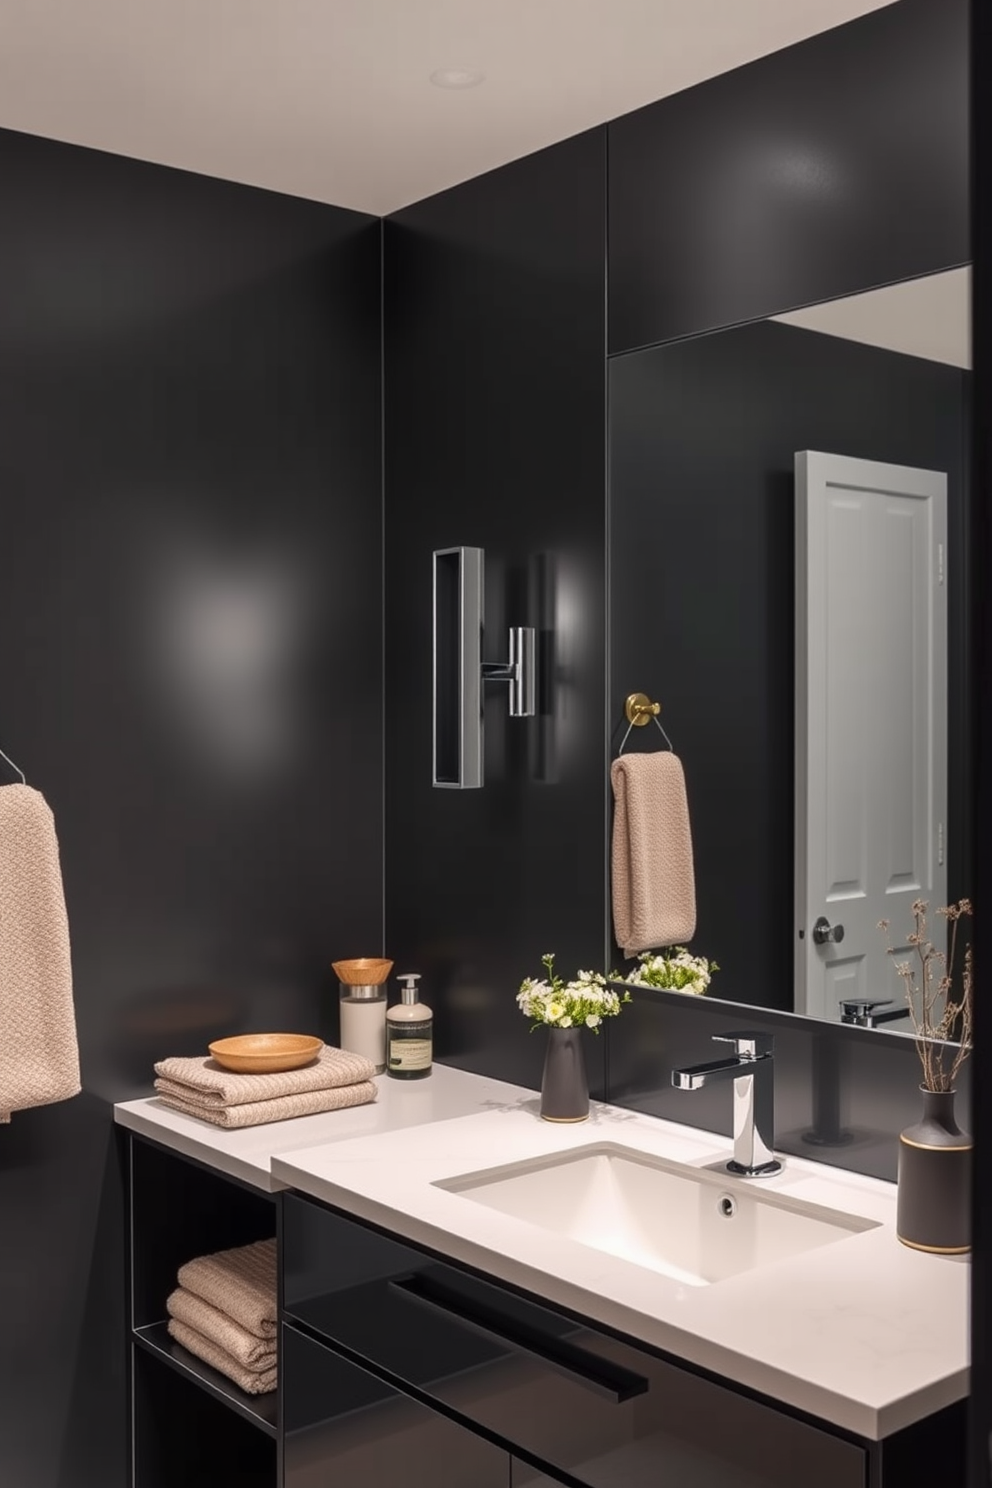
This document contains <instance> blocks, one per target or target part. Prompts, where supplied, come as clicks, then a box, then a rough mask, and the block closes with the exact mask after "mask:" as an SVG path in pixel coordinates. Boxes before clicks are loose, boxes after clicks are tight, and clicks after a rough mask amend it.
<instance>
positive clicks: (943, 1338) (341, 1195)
mask: <svg viewBox="0 0 992 1488" xmlns="http://www.w3.org/2000/svg"><path fill="white" fill-rule="evenodd" d="M377 1085H378V1087H379V1095H378V1099H377V1101H376V1102H375V1103H374V1104H370V1105H367V1106H359V1107H355V1108H353V1109H350V1110H344V1111H329V1112H326V1113H324V1114H322V1115H318V1116H307V1117H303V1118H300V1119H298V1120H294V1121H282V1122H273V1123H270V1124H267V1125H265V1126H255V1127H250V1128H248V1129H246V1130H244V1131H223V1130H221V1129H220V1128H219V1127H214V1126H211V1125H209V1124H208V1123H206V1122H202V1121H198V1120H196V1119H195V1118H193V1117H189V1116H183V1115H181V1114H180V1113H179V1112H176V1111H171V1110H170V1109H169V1108H168V1107H167V1106H165V1105H164V1104H163V1103H162V1102H161V1101H160V1100H159V1099H158V1098H157V1097H151V1098H149V1099H144V1100H135V1101H127V1102H124V1103H122V1104H120V1105H118V1106H117V1107H116V1108H115V1119H116V1120H117V1122H118V1123H120V1124H121V1125H122V1126H125V1127H129V1128H130V1129H131V1130H132V1131H135V1132H138V1133H140V1134H141V1135H143V1136H146V1137H149V1138H151V1139H152V1140H154V1141H156V1142H158V1143H160V1144H162V1145H163V1146H166V1147H169V1148H172V1149H173V1150H174V1151H176V1152H178V1153H180V1154H182V1155H183V1156H186V1157H190V1158H194V1159H196V1160H197V1161H199V1162H202V1163H205V1164H207V1165H208V1166H210V1167H212V1168H214V1169H216V1170H217V1171H218V1172H220V1173H224V1174H227V1175H229V1176H231V1177H234V1178H238V1179H241V1180H242V1181H243V1182H246V1183H249V1184H252V1185H253V1186H254V1187H256V1188H259V1189H264V1190H266V1191H270V1192H272V1191H275V1190H277V1189H282V1188H292V1189H296V1190H298V1191H299V1192H301V1193H304V1194H308V1195H310V1196H311V1197H313V1198H316V1199H319V1200H322V1201H324V1202H326V1203H329V1204H333V1205H334V1206H335V1207H336V1208H338V1209H341V1210H344V1211H345V1212H347V1213H350V1214H352V1215H354V1216H355V1217H356V1218H359V1219H366V1220H368V1221H370V1222H371V1223H373V1224H378V1225H381V1226H383V1227H385V1228H386V1229H388V1230H389V1231H391V1232H392V1233H393V1234H395V1235H396V1236H398V1237H402V1238H405V1239H408V1240H411V1241H413V1242H414V1243H417V1242H419V1243H421V1244H423V1245H426V1246H428V1247H430V1248H431V1249H432V1250H435V1251H437V1252H439V1253H440V1254H442V1255H444V1256H447V1257H449V1258H450V1259H452V1260H454V1261H462V1262H464V1263H465V1264H466V1265H470V1266H473V1267H475V1268H477V1269H478V1270H480V1271H483V1272H486V1273H488V1274H490V1275H492V1276H493V1277H495V1278H496V1279H498V1280H502V1281H506V1282H508V1283H510V1284H511V1285H514V1286H518V1287H521V1288H523V1289H524V1290H526V1291H529V1292H532V1293H534V1294H535V1295H537V1296H539V1297H543V1298H546V1299H547V1300H548V1301H549V1302H551V1303H557V1304H558V1305H560V1306H562V1307H566V1308H570V1309H572V1310H573V1311H575V1312H577V1313H579V1314H582V1315H584V1316H586V1317H588V1318H589V1319H590V1320H592V1321H593V1322H599V1323H602V1324H604V1325H606V1326H607V1327H612V1328H615V1329H617V1330H618V1331H620V1332H622V1333H625V1334H627V1335H629V1336H630V1337H632V1338H634V1339H640V1340H641V1341H643V1342H645V1343H648V1344H651V1345H654V1346H655V1347H657V1348H660V1349H663V1350H665V1351H666V1352H667V1353H669V1354H671V1355H673V1356H674V1357H676V1358H680V1359H684V1360H686V1361H687V1362H689V1363H693V1364H696V1365H699V1366H700V1367H702V1368H705V1369H708V1370H711V1371H712V1372H713V1373H714V1374H716V1375H719V1376H721V1377H723V1378H725V1379H727V1380H729V1381H732V1382H736V1383H738V1384H741V1385H744V1386H748V1387H750V1388H752V1389H754V1390H757V1391H760V1392H761V1393H762V1394H764V1395H767V1396H769V1397H770V1398H771V1399H773V1400H777V1401H780V1402H782V1403H783V1404H786V1405H790V1406H793V1407H795V1408H797V1409H799V1410H803V1411H807V1412H809V1413H810V1414H811V1415H813V1416H816V1417H819V1418H820V1419H822V1420H824V1421H827V1422H831V1423H833V1424H835V1425H836V1426H839V1427H841V1428H844V1429H846V1430H849V1431H852V1432H855V1433H857V1434H858V1435H859V1436H862V1437H866V1438H869V1439H877V1438H881V1437H884V1436H888V1435H890V1434H891V1433H892V1432H894V1431H898V1430H900V1429H901V1428H902V1427H904V1426H907V1425H909V1424H911V1423H912V1422H913V1421H916V1420H919V1419H921V1418H922V1417H924V1416H927V1415H929V1414H930V1413H931V1412H933V1411H936V1410H940V1409H941V1408H943V1407H944V1406H946V1405H949V1404H951V1403H952V1402H954V1401H955V1400H959V1399H961V1398H962V1397H963V1396H965V1395H966V1394H967V1392H968V1285H969V1266H968V1263H967V1258H966V1257H942V1256H929V1255H924V1254H921V1253H920V1252H917V1251H913V1250H909V1249H907V1248H906V1247H905V1246H903V1245H900V1243H899V1241H898V1240H897V1239H896V1235H895V1199H896V1191H895V1186H894V1185H893V1184H890V1183H883V1182H881V1181H879V1180H877V1179H873V1178H865V1177H861V1176H859V1175H858V1174H851V1173H847V1172H844V1171H842V1170H841V1169H838V1168H831V1167H829V1166H827V1165H826V1164H821V1163H814V1162H809V1161H806V1160H804V1159H801V1158H795V1157H788V1158H786V1159H784V1162H785V1167H784V1171H783V1172H782V1173H781V1174H779V1175H778V1176H776V1177H773V1178H766V1179H762V1180H760V1184H761V1190H762V1192H767V1193H776V1192H777V1193H780V1194H782V1195H784V1196H786V1197H787V1198H791V1199H794V1200H797V1201H800V1202H809V1203H812V1204H820V1205H824V1206H826V1207H828V1208H831V1209H835V1210H842V1211H844V1212H846V1213H849V1214H853V1215H856V1216H859V1217H860V1218H862V1219H867V1220H872V1221H875V1222H876V1223H877V1227H876V1228H872V1229H868V1230H865V1231H864V1232H862V1233H860V1234H853V1235H849V1236H847V1237H846V1238H844V1239H842V1240H839V1241H838V1242H836V1243H832V1244H828V1245H823V1246H821V1247H820V1248H818V1249H816V1250H811V1251H807V1252H806V1253H805V1254H801V1255H797V1256H793V1257H792V1258H791V1259H789V1260H786V1261H779V1262H776V1263H775V1264H772V1265H767V1266H764V1267H761V1268H758V1269H755V1270H751V1271H748V1272H744V1273H742V1274H739V1275H736V1276H732V1277H729V1278H728V1279H726V1280H723V1281H719V1282H716V1283H713V1284H711V1285H709V1286H689V1285H683V1284H681V1283H680V1282H678V1281H675V1280H672V1279H670V1278H668V1277H666V1276H664V1275H662V1274H660V1273H657V1272H652V1271H649V1270H646V1269H645V1268H643V1267H641V1266H639V1265H636V1264H634V1263H633V1262H630V1261H625V1260H621V1259H619V1258H617V1257H614V1256H612V1255H608V1254H606V1253H604V1252H603V1251H600V1250H597V1249H593V1248H592V1247H590V1246H587V1245H585V1244H582V1243H580V1242H578V1241H576V1240H573V1239H570V1238H567V1237H565V1236H562V1235H554V1234H551V1233H550V1232H548V1231H547V1230H545V1229H543V1228H541V1227H540V1226H538V1225H537V1224H534V1223H530V1222H528V1221H524V1220H521V1219H518V1218H515V1217H513V1216H512V1215H510V1214H505V1213H501V1212H497V1211H496V1210H494V1209H491V1208H489V1207H488V1206H485V1205H482V1204H479V1203H474V1202H472V1201H471V1200H469V1199H466V1198H465V1197H464V1196H463V1195H461V1194H459V1193H456V1192H449V1191H447V1190H446V1189H443V1188H439V1187H437V1186H436V1185H437V1184H439V1183H444V1182H450V1181H451V1180H452V1179H455V1178H459V1177H461V1176H462V1175H464V1174H466V1173H477V1172H479V1171H480V1170H484V1169H489V1168H495V1167H502V1166H504V1165H506V1164H509V1163H515V1162H527V1161H529V1160H532V1159H541V1158H542V1157H546V1156H548V1155H551V1154H555V1153H566V1152H574V1151H576V1150H577V1149H581V1148H582V1147H587V1146H594V1145H598V1144H602V1143H604V1142H609V1143H615V1144H617V1145H619V1146H622V1147H629V1148H634V1149H636V1150H638V1151H640V1152H643V1153H645V1154H648V1155H649V1156H654V1157H660V1158H662V1159H668V1160H670V1161H674V1162H680V1163H686V1164H689V1165H691V1166H699V1167H707V1166H710V1165H712V1164H713V1163H714V1162H717V1161H720V1160H722V1159H725V1158H726V1157H729V1156H730V1143H729V1141H728V1140H727V1139H725V1138H723V1137H718V1136H712V1135H710V1134H709V1133H706V1132H700V1131H697V1130H695V1129H693V1128H690V1127H683V1126H679V1125H676V1124H674V1123H672V1122H667V1121H662V1120H659V1119H658V1118H656V1117H652V1116H645V1115H641V1114H639V1113H637V1112H633V1111H626V1110H623V1109H621V1108H618V1107H613V1106H605V1105H596V1104H594V1105H593V1107H592V1114H591V1117H590V1120H589V1121H588V1122H584V1123H581V1124H578V1125H574V1126H572V1125H558V1124H551V1123H548V1122H543V1121H541V1120H540V1118H539V1116H538V1105H539V1102H538V1097H537V1096H536V1095H535V1094H534V1092H533V1091H530V1090H524V1089H521V1088H520V1087H519V1086H515V1085H508V1084H505V1083H504V1082H502V1081H500V1080H490V1079H487V1078H485V1077H483V1076H479V1075H472V1074H468V1073H467V1072H465V1071H463V1070H457V1069H452V1068H450V1067H448V1066H445V1065H435V1066H434V1070H433V1073H432V1075H431V1077H430V1079H427V1080H420V1081H409V1082H401V1081H397V1080H390V1079H388V1078H386V1077H385V1076H382V1077H380V1078H379V1080H378V1081H377ZM735 1181H740V1180H732V1179H731V1180H728V1186H730V1187H732V1186H733V1183H734V1182H735ZM754 1181H755V1180H752V1182H754ZM663 1223H664V1215H659V1224H663Z"/></svg>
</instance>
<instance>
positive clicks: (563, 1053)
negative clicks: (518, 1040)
mask: <svg viewBox="0 0 992 1488" xmlns="http://www.w3.org/2000/svg"><path fill="white" fill-rule="evenodd" d="M541 1115H542V1117H543V1118H544V1120H545V1121H585V1120H587V1119H588V1116H589V1083H588V1080H587V1079H586V1055H585V1050H584V1048H583V1047H582V1029H581V1028H549V1029H548V1046H547V1049H546V1050H545V1054H544V1075H543V1077H542V1079H541Z"/></svg>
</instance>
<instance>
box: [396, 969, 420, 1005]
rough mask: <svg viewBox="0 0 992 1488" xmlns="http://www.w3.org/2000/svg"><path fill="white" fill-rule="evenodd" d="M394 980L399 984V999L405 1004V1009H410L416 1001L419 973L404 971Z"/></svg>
mask: <svg viewBox="0 0 992 1488" xmlns="http://www.w3.org/2000/svg"><path fill="white" fill-rule="evenodd" d="M396 980H397V981H398V982H400V983H401V986H400V999H401V1000H402V1001H403V1002H405V1003H406V1005H407V1007H412V1006H413V1004H414V1003H415V1002H417V1000H418V997H417V983H418V982H419V981H420V972H419V971H406V972H404V973H403V974H402V976H398V977H397V978H396Z"/></svg>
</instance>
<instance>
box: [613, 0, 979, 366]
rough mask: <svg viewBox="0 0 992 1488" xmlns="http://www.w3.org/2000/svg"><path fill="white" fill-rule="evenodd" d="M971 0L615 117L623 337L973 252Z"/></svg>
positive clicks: (619, 333) (838, 37) (846, 32)
mask: <svg viewBox="0 0 992 1488" xmlns="http://www.w3.org/2000/svg"><path fill="white" fill-rule="evenodd" d="M967 31H968V0H899V3H898V4H895V5H888V6H885V7H883V8H882V9H881V10H877V11H874V12H872V13H871V14H869V15H867V16H864V17H862V18H860V19H858V20H856V21H853V22H851V23H850V24H849V25H846V26H841V27H838V28H836V29H835V30H833V31H827V32H824V33H823V34H821V35H819V36H814V37H812V38H810V39H809V40H808V41H805V42H802V43H800V44H799V45H798V46H794V47H789V48H788V49H786V50H784V51H780V52H776V53H773V54H772V55H771V56H768V57H764V58H762V59H761V60H759V61H757V62H753V63H750V64H749V65H748V66H746V67H742V68H739V69H737V70H736V71H734V72H730V73H725V74H723V75H722V76H720V77H717V78H714V79H712V80H710V81H709V82H706V83H703V84H700V85H699V86H698V87H695V88H690V89H688V90H687V91H685V92H683V93H678V94H675V95H673V96H672V97H670V98H665V99H662V100H661V101H660V102H658V103H655V104H651V105H649V106H648V107H647V108H643V109H639V110H638V111H637V112H636V113H632V114H628V115H626V116H625V117H624V118H622V119H618V120H615V121H614V122H612V123H611V124H610V125H609V126H608V135H609V177H610V186H609V196H610V206H609V221H610V329H609V344H610V350H611V352H618V351H627V350H630V349H632V348H634V347H638V346H645V345H648V344H650V343H652V342H656V341H666V340H669V339H672V338H673V337H676V336H685V335H693V334H695V333H697V332H699V331H704V330H708V329H712V328H715V327H717V326H724V325H731V324H734V323H736V322H738V321H743V320H752V319H757V318H758V317H760V316H764V315H771V314H774V313H775V312H778V311H782V310H788V309H792V308H794V307H796V306H799V305H805V304H809V303H812V302H813V301H816V300H824V299H833V298H834V297H836V296H837V295H843V294H851V293H853V292H855V291H856V290H862V289H868V288H870V287H872V286H873V285H878V284H886V283H889V282H891V281H892V280H896V279H903V278H909V277H911V276H913V275H916V274H925V273H930V272H932V271H933V270H935V269H942V268H946V267H948V266H949V265H952V264H957V263H962V262H965V261H966V260H967V259H969V257H970V244H969V237H968V232H969V227H968V210H967V203H968V39H967Z"/></svg>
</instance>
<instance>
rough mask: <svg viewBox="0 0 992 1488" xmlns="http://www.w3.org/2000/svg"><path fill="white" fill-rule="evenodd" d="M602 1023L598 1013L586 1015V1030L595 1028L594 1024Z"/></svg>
mask: <svg viewBox="0 0 992 1488" xmlns="http://www.w3.org/2000/svg"><path fill="white" fill-rule="evenodd" d="M602 1021H603V1020H602V1018H601V1017H600V1016H599V1014H598V1013H589V1014H588V1015H587V1017H586V1027H587V1028H595V1027H596V1024H597V1023H602Z"/></svg>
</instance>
